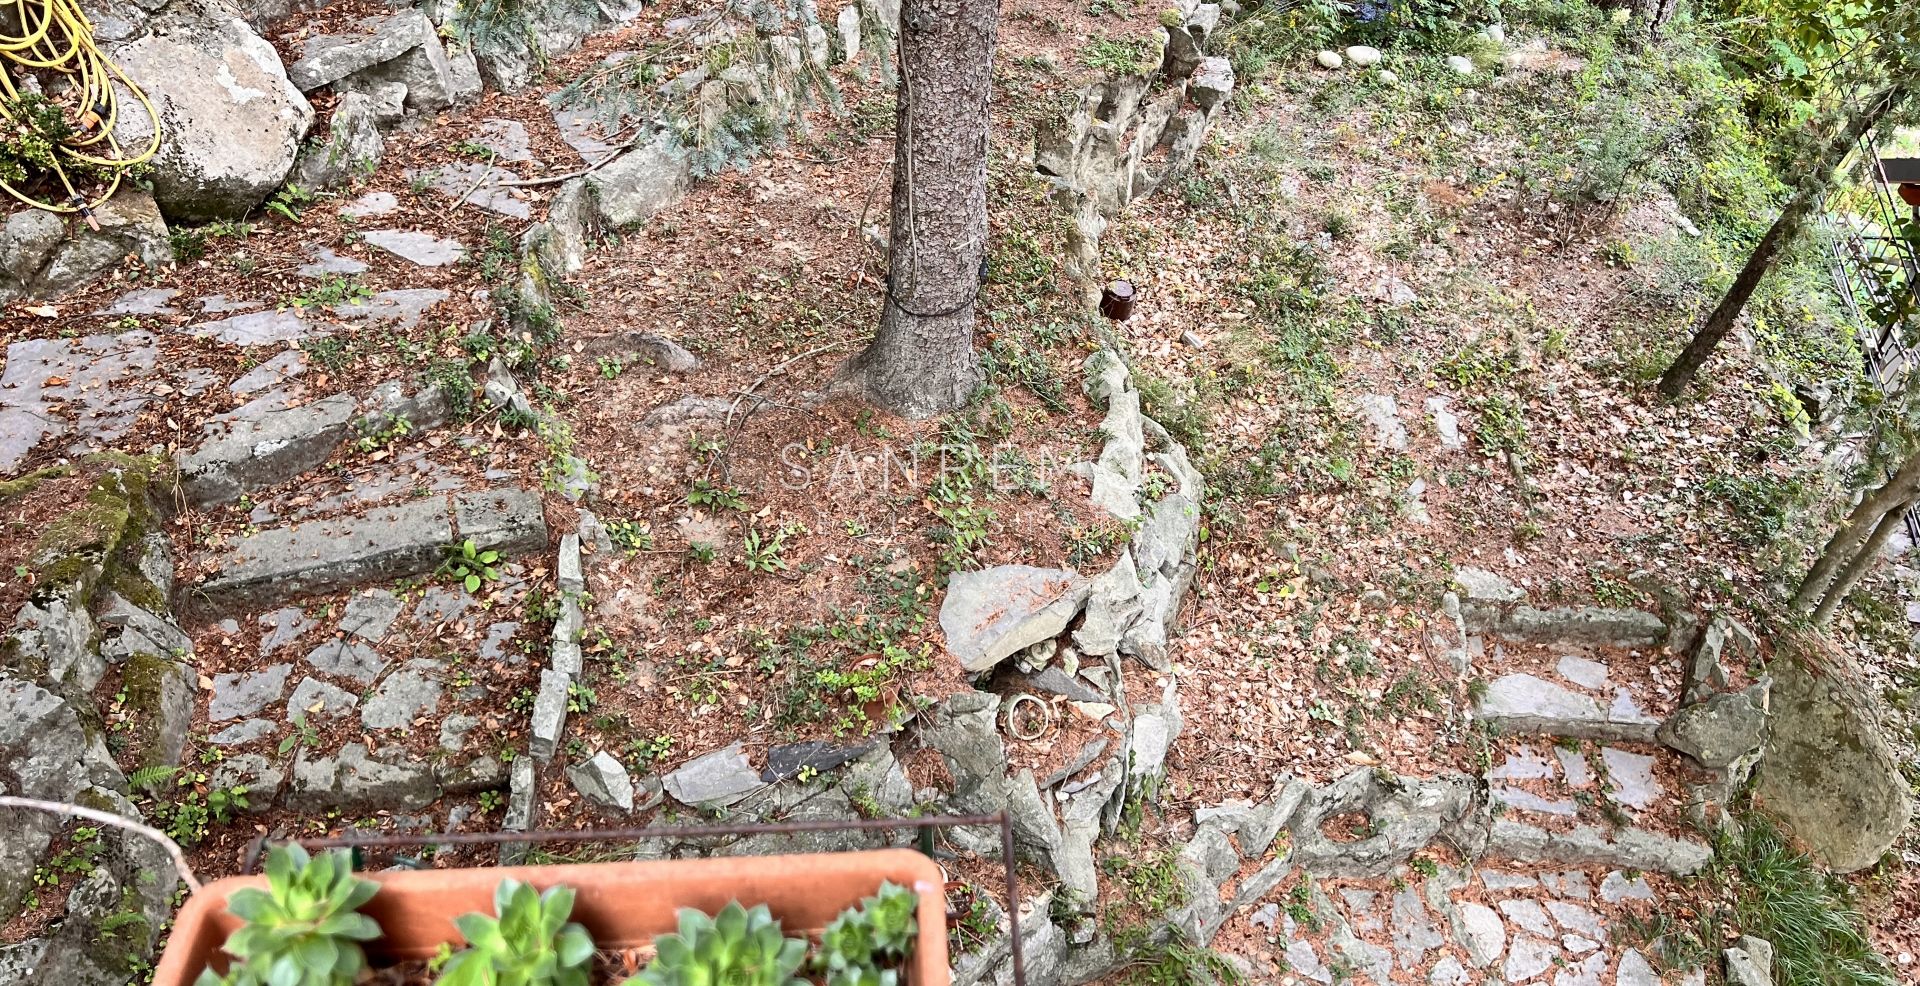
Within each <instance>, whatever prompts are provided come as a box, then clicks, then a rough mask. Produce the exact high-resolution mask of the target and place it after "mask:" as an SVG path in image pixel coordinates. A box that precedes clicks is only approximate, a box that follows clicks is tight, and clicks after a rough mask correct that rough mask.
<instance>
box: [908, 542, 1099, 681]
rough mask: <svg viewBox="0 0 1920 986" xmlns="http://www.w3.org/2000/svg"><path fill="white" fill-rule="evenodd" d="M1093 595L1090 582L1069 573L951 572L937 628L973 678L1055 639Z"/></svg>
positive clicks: (1005, 568) (1006, 568)
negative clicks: (1026, 649)
mask: <svg viewBox="0 0 1920 986" xmlns="http://www.w3.org/2000/svg"><path fill="white" fill-rule="evenodd" d="M1091 591H1092V583H1091V582H1090V581H1089V580H1088V579H1085V578H1083V577H1081V575H1080V574H1079V573H1078V572H1074V571H1071V570H1068V569H1058V568H1035V567H1033V566H1031V565H1000V566H997V567H995V568H987V569H982V570H980V571H977V572H955V573H954V575H953V578H952V579H951V580H949V581H948V583H947V598H946V601H945V602H944V603H942V604H941V606H940V629H941V630H943V631H945V632H946V635H947V649H948V650H950V651H952V652H953V654H954V656H955V657H957V658H959V659H960V666H961V667H962V668H964V669H965V670H966V671H968V672H970V673H976V674H977V673H979V672H982V671H986V670H988V669H989V668H992V667H993V666H994V665H996V664H999V663H1000V662H1001V661H1004V660H1006V659H1007V658H1008V657H1010V656H1012V655H1013V654H1014V653H1015V652H1016V651H1019V650H1022V649H1024V648H1026V647H1030V646H1032V645H1033V644H1037V643H1039V642H1040V641H1042V640H1049V639H1052V638H1054V637H1057V636H1059V635H1060V633H1061V632H1062V631H1064V630H1066V628H1067V624H1068V623H1069V622H1071V621H1072V620H1073V618H1074V616H1075V615H1077V614H1078V613H1079V612H1080V605H1081V604H1082V603H1084V602H1085V601H1086V599H1087V595H1088V593H1090V592H1091Z"/></svg>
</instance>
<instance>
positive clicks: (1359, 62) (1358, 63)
mask: <svg viewBox="0 0 1920 986" xmlns="http://www.w3.org/2000/svg"><path fill="white" fill-rule="evenodd" d="M1347 61H1350V62H1352V63H1353V64H1354V66H1355V67H1356V68H1370V67H1372V66H1375V65H1378V64H1380V49H1378V48H1370V47H1368V46H1366V45H1354V46H1353V47H1351V48H1348V49H1347Z"/></svg>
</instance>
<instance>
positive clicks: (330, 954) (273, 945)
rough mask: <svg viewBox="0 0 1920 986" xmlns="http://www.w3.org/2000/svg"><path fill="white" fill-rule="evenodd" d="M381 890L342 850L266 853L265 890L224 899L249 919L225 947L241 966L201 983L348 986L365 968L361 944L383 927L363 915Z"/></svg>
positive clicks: (283, 848)
mask: <svg viewBox="0 0 1920 986" xmlns="http://www.w3.org/2000/svg"><path fill="white" fill-rule="evenodd" d="M379 889H380V885H379V884H377V883H373V882H371V881H368V880H360V879H356V878H355V877H354V875H353V863H352V861H351V858H350V857H349V856H348V855H347V854H346V853H345V852H332V853H327V854H324V855H320V856H313V857H309V856H308V855H307V851H306V850H305V849H302V848H301V847H299V846H297V845H286V846H279V847H276V848H275V849H274V850H273V851H271V852H270V853H268V854H267V889H265V890H260V889H257V888H254V887H247V888H245V889H242V890H236V891H234V892H233V895H232V896H230V897H228V898H227V910H228V911H231V912H232V913H233V916H234V917H237V918H239V919H241V920H242V921H245V922H246V923H245V924H243V925H241V926H240V929H239V930H238V931H235V932H234V933H233V934H232V935H231V936H229V937H228V938H227V943H226V946H225V948H226V951H227V954H229V955H232V956H233V957H234V958H235V959H237V960H238V961H237V962H235V963H234V965H233V967H232V968H231V969H230V970H229V971H228V973H227V975H226V976H225V977H224V978H223V977H218V976H214V975H213V974H212V972H211V971H208V972H203V973H201V976H200V984H201V986H207V984H209V983H220V982H224V983H228V984H232V986H350V984H351V983H352V982H353V981H354V979H355V978H356V977H358V976H359V974H360V972H361V970H363V969H365V968H366V966H367V956H366V952H365V951H363V950H362V949H361V947H360V943H361V942H364V941H372V940H373V939H375V938H378V937H380V926H379V925H378V924H376V923H375V922H374V920H373V919H372V918H370V917H368V916H366V915H364V914H361V913H359V909H360V905H362V904H365V903H366V902H367V901H368V900H369V899H371V898H372V897H373V895H374V893H375V892H376V891H378V890H379Z"/></svg>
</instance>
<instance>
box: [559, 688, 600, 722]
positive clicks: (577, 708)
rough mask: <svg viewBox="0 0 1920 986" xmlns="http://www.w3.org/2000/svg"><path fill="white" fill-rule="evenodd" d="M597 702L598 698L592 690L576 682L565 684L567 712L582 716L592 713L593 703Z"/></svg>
mask: <svg viewBox="0 0 1920 986" xmlns="http://www.w3.org/2000/svg"><path fill="white" fill-rule="evenodd" d="M599 700H600V696H599V695H597V694H595V693H594V690H593V689H592V688H590V687H588V686H586V685H583V684H581V683H580V682H577V681H574V682H569V683H568V684H567V711H568V712H571V713H574V714H576V715H584V714H585V713H587V712H591V711H593V706H594V703H595V702H598V701H599Z"/></svg>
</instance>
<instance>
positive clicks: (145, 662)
mask: <svg viewBox="0 0 1920 986" xmlns="http://www.w3.org/2000/svg"><path fill="white" fill-rule="evenodd" d="M174 667H175V664H174V661H173V660H171V659H169V658H165V657H158V656H156V655H153V654H135V655H133V656H132V657H129V658H127V663H126V666H125V667H123V668H122V669H121V671H120V688H121V690H122V691H124V692H125V693H126V695H127V708H129V709H133V710H134V711H135V713H136V714H137V715H138V716H139V719H138V720H136V722H135V724H134V728H133V746H134V751H135V756H134V764H135V769H136V770H144V769H146V768H148V767H171V766H174V764H172V763H170V762H169V761H168V759H167V758H166V757H165V756H164V755H163V754H162V751H161V750H160V722H159V714H160V703H161V701H162V698H163V695H162V690H163V689H164V688H165V687H166V681H167V677H168V675H169V674H171V673H172V672H173V669H174Z"/></svg>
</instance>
